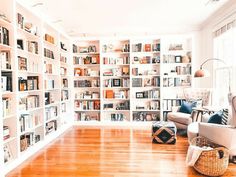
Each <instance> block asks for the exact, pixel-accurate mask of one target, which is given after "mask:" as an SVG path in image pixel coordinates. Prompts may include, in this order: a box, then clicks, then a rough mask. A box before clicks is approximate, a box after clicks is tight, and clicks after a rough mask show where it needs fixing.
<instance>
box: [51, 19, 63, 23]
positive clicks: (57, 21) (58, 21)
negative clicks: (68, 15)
mask: <svg viewBox="0 0 236 177" xmlns="http://www.w3.org/2000/svg"><path fill="white" fill-rule="evenodd" d="M61 22H62V20H61V19H59V20H55V21H52V23H61Z"/></svg>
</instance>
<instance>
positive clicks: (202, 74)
mask: <svg viewBox="0 0 236 177" xmlns="http://www.w3.org/2000/svg"><path fill="white" fill-rule="evenodd" d="M209 61H218V62H221V63H223V64H225V65H226V66H228V65H227V64H226V63H225V61H224V60H222V59H219V58H209V59H207V60H205V61H204V62H203V63H202V64H201V65H200V69H199V70H197V71H196V72H195V74H194V77H196V78H199V77H209V76H210V73H209V71H208V70H205V69H203V66H204V65H205V64H206V63H207V62H209ZM227 70H228V75H229V76H228V81H229V93H228V99H229V100H230V98H231V87H230V82H231V72H230V68H229V67H227Z"/></svg>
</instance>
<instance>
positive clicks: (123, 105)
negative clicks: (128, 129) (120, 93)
mask: <svg viewBox="0 0 236 177" xmlns="http://www.w3.org/2000/svg"><path fill="white" fill-rule="evenodd" d="M103 110H130V101H122V102H119V103H104V104H103Z"/></svg>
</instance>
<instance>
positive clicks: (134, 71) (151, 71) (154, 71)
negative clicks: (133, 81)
mask: <svg viewBox="0 0 236 177" xmlns="http://www.w3.org/2000/svg"><path fill="white" fill-rule="evenodd" d="M159 74H160V69H159V68H152V69H151V68H149V69H147V70H144V69H143V68H142V69H141V68H132V75H133V76H151V75H159Z"/></svg>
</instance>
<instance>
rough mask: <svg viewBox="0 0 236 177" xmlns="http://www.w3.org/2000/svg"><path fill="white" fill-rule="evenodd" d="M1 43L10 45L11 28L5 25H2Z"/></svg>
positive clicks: (0, 29)
mask: <svg viewBox="0 0 236 177" xmlns="http://www.w3.org/2000/svg"><path fill="white" fill-rule="evenodd" d="M0 44H4V45H10V42H9V30H8V29H7V28H5V27H3V26H0Z"/></svg>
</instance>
